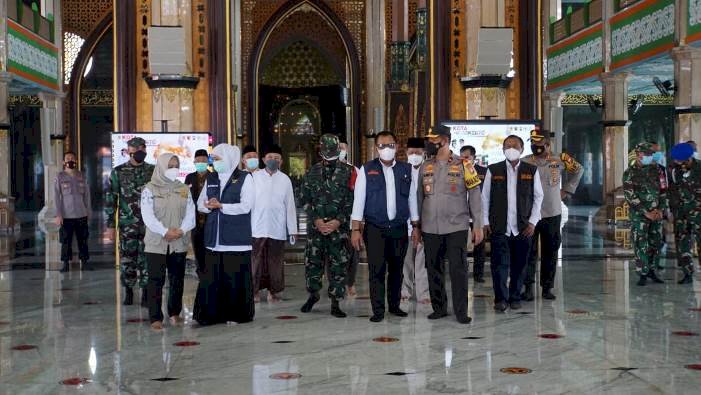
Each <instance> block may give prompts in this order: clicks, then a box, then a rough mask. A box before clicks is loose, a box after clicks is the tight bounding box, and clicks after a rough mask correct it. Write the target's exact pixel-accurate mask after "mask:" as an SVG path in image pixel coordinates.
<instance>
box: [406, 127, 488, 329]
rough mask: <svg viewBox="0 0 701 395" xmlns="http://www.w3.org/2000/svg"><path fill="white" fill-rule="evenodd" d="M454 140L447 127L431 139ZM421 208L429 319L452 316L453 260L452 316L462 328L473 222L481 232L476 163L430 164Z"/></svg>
mask: <svg viewBox="0 0 701 395" xmlns="http://www.w3.org/2000/svg"><path fill="white" fill-rule="evenodd" d="M439 136H448V137H450V129H448V128H447V127H443V126H440V127H434V128H432V129H431V130H429V133H428V136H427V137H428V138H435V137H439ZM418 182H419V185H418V188H417V189H418V206H419V210H420V217H421V232H422V236H423V240H424V252H425V255H426V269H427V271H428V284H429V292H430V295H431V305H432V307H433V312H434V314H432V315H431V316H429V318H432V319H435V318H442V317H445V316H446V315H447V309H448V299H447V295H446V291H445V268H444V265H443V260H444V259H445V258H447V259H448V265H449V271H450V279H451V289H452V301H453V312H454V313H455V315H456V317H457V319H458V321H459V322H462V323H468V322H470V321H471V318H469V317H468V316H467V291H468V288H467V273H468V268H467V263H466V261H465V259H464V254H465V246H466V244H467V236H468V233H469V230H468V229H469V224H470V219H472V221H473V225H474V226H475V227H480V228H481V226H482V218H481V217H480V215H479V213H480V212H482V202H481V200H480V189H479V188H478V186H479V184H480V180H479V177H478V175H477V172H476V170H475V168H474V165H473V163H472V162H471V161H467V160H463V159H461V158H460V157H459V156H456V155H452V154H451V156H450V157H449V159H448V160H445V161H439V160H436V159H435V158H432V159H429V160H427V161H425V162H424V163H423V164H422V165H421V169H420V170H419V181H418Z"/></svg>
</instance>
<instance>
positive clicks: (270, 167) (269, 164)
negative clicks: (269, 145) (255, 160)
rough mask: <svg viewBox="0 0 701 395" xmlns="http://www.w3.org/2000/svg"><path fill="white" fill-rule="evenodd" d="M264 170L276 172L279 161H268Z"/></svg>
mask: <svg viewBox="0 0 701 395" xmlns="http://www.w3.org/2000/svg"><path fill="white" fill-rule="evenodd" d="M265 168H266V169H268V170H270V171H273V172H274V171H277V170H278V169H279V168H280V161H279V160H277V159H269V160H267V161H265Z"/></svg>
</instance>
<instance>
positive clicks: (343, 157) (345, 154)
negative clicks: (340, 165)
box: [338, 151, 348, 162]
mask: <svg viewBox="0 0 701 395" xmlns="http://www.w3.org/2000/svg"><path fill="white" fill-rule="evenodd" d="M347 158H348V151H341V152H340V153H339V154H338V160H340V161H341V162H345V161H346V159H347Z"/></svg>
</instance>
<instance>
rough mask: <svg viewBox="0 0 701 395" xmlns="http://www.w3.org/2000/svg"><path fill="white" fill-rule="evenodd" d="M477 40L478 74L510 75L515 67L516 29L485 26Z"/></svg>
mask: <svg viewBox="0 0 701 395" xmlns="http://www.w3.org/2000/svg"><path fill="white" fill-rule="evenodd" d="M477 40H478V44H477V67H476V70H475V71H476V72H477V74H479V75H509V74H510V73H511V71H512V69H513V47H514V30H513V29H512V28H494V27H483V28H480V30H479V33H478V36H477Z"/></svg>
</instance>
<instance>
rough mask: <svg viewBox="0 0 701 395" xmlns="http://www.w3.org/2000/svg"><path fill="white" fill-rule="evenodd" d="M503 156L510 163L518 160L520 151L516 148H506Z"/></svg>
mask: <svg viewBox="0 0 701 395" xmlns="http://www.w3.org/2000/svg"><path fill="white" fill-rule="evenodd" d="M504 156H506V159H508V160H510V161H515V160H518V158H520V157H521V151H519V150H517V149H516V148H507V149H505V150H504Z"/></svg>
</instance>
